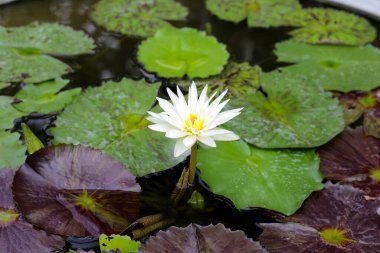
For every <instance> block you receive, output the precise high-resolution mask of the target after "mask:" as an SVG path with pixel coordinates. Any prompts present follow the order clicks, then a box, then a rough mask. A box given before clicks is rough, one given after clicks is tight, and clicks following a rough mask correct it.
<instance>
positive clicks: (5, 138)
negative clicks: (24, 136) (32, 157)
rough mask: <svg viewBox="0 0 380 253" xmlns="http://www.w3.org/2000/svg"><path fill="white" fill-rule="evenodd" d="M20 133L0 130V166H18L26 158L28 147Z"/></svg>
mask: <svg viewBox="0 0 380 253" xmlns="http://www.w3.org/2000/svg"><path fill="white" fill-rule="evenodd" d="M19 138H20V135H19V134H18V133H10V132H7V131H4V130H0V168H17V167H18V166H20V165H22V164H23V163H24V161H25V158H26V155H25V153H26V148H25V147H24V146H23V145H22V144H21V142H20V140H19Z"/></svg>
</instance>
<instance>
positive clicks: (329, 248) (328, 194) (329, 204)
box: [259, 183, 380, 253]
mask: <svg viewBox="0 0 380 253" xmlns="http://www.w3.org/2000/svg"><path fill="white" fill-rule="evenodd" d="M379 206H380V200H379V199H374V200H371V201H368V200H365V198H364V197H363V192H361V191H359V190H357V189H354V188H352V187H351V186H342V185H333V184H331V183H327V184H326V187H325V189H324V190H322V191H320V192H317V193H314V194H313V195H312V196H311V197H310V198H309V199H308V200H307V201H306V202H305V203H304V204H303V205H302V208H301V209H300V210H299V211H298V212H297V213H296V214H295V215H293V216H291V217H287V218H286V217H284V218H282V220H283V221H286V222H287V223H284V224H282V223H267V224H260V226H261V227H262V228H263V229H264V232H263V233H262V234H261V235H260V238H259V239H260V242H261V243H262V244H263V246H264V247H265V248H266V249H268V251H270V252H271V253H294V252H303V251H304V252H305V250H307V252H315V253H317V252H363V253H364V252H365V253H367V252H374V253H375V252H379V249H380V233H379V231H380V222H379Z"/></svg>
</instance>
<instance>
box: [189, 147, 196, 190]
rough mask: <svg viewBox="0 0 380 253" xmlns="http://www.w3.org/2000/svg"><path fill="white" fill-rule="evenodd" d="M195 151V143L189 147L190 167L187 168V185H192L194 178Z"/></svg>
mask: <svg viewBox="0 0 380 253" xmlns="http://www.w3.org/2000/svg"><path fill="white" fill-rule="evenodd" d="M197 150H198V145H197V144H196V143H195V144H194V145H193V146H192V147H191V155H190V167H189V184H193V183H194V178H195V171H196V169H197V168H196V165H197Z"/></svg>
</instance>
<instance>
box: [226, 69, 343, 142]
mask: <svg viewBox="0 0 380 253" xmlns="http://www.w3.org/2000/svg"><path fill="white" fill-rule="evenodd" d="M261 86H262V89H263V90H264V92H265V94H266V95H264V94H263V93H262V92H257V93H255V94H252V95H249V96H246V97H238V98H236V99H234V100H231V102H230V104H229V106H230V107H232V108H238V107H244V110H243V111H242V113H241V115H239V116H238V117H237V118H236V119H235V120H233V121H230V122H229V123H228V124H227V126H228V128H230V129H233V131H234V132H235V133H236V134H238V135H239V136H240V137H242V138H243V139H244V140H246V141H247V142H249V143H251V144H253V145H255V146H258V147H263V148H290V147H291V148H306V147H316V146H320V145H322V144H324V143H326V142H328V141H329V140H330V139H332V138H333V137H334V136H335V135H337V134H338V133H340V132H341V131H342V130H343V128H344V120H343V112H342V109H341V108H340V106H339V105H338V102H337V101H336V100H335V99H332V98H331V94H329V93H325V92H323V90H321V89H320V88H319V87H318V86H315V85H307V84H306V83H305V81H304V80H302V79H293V78H292V76H289V75H285V74H282V73H279V72H272V73H269V74H263V75H262V76H261Z"/></svg>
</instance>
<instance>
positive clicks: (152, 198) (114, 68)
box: [0, 0, 380, 248]
mask: <svg viewBox="0 0 380 253" xmlns="http://www.w3.org/2000/svg"><path fill="white" fill-rule="evenodd" d="M95 2H97V1H94V0H20V1H18V2H16V3H13V4H9V5H7V6H1V7H0V25H2V26H5V27H12V26H21V25H27V24H30V23H32V22H59V23H61V24H65V25H70V26H72V27H73V28H75V29H82V30H84V31H85V32H86V33H87V34H89V35H90V36H91V37H92V38H94V40H95V42H96V45H97V47H96V49H95V52H94V53H93V54H90V55H83V56H77V57H64V58H61V60H63V61H64V62H66V63H68V64H69V65H70V66H71V67H72V68H73V69H74V72H73V73H71V74H68V75H66V76H65V78H69V79H70V80H71V82H70V84H69V85H68V86H67V87H66V88H67V89H70V88H74V87H81V88H86V87H88V86H99V85H101V83H102V82H103V81H105V80H110V79H112V80H120V79H122V78H123V77H127V78H132V79H139V78H142V77H143V76H144V73H143V71H142V70H141V68H140V66H139V65H138V64H136V50H137V46H138V44H139V43H140V42H141V39H139V38H131V37H125V36H121V35H119V34H116V33H111V32H108V31H106V30H105V29H103V28H102V27H98V26H96V25H95V24H94V23H93V22H92V21H91V18H90V13H91V10H92V5H93V4H94V3H95ZM180 2H182V3H183V4H184V5H186V6H187V7H188V8H189V13H190V14H189V16H188V19H187V21H186V22H174V25H176V26H179V27H182V26H188V27H194V28H197V29H200V30H208V31H211V33H212V34H213V35H214V36H215V37H217V39H218V40H219V41H220V42H222V43H224V44H226V46H227V49H228V51H229V52H230V54H231V57H230V60H231V61H236V62H249V63H250V64H252V65H254V64H259V65H260V66H261V67H262V68H263V70H264V71H270V70H273V69H275V68H276V67H278V66H279V64H278V63H276V62H275V60H276V58H275V55H274V53H273V49H274V45H275V43H277V42H279V41H281V40H285V39H287V38H289V36H288V35H287V32H288V31H289V30H290V29H289V28H271V29H260V28H248V27H247V25H246V23H245V22H241V23H239V24H234V23H231V22H226V21H222V20H219V19H218V18H216V17H215V16H213V15H211V14H210V13H209V12H208V11H207V10H206V9H205V6H204V1H194V0H181V1H180ZM302 2H303V3H304V4H306V5H313V6H315V5H317V6H320V4H316V3H312V2H311V1H302ZM373 24H374V25H375V26H376V27H377V28H380V25H379V23H375V22H373ZM374 44H375V45H377V46H380V40H379V39H378V40H377V41H375V42H374ZM21 86H22V85H18V84H13V85H11V86H10V87H8V88H6V89H3V90H0V95H14V94H15V93H16V92H17V91H18V90H19V89H20V88H21ZM55 118H56V114H55V113H53V114H50V115H40V114H31V115H30V116H28V117H24V118H22V119H19V120H17V121H16V124H15V129H14V130H15V131H20V123H21V122H25V123H27V124H28V125H29V126H30V127H31V129H32V130H33V131H34V132H35V133H36V134H37V135H38V137H39V138H41V139H42V140H43V142H44V143H45V144H49V143H50V141H51V138H52V137H51V135H50V134H49V131H48V127H49V126H51V124H52V123H53V121H54V120H55ZM183 166H184V164H180V165H178V166H176V167H175V168H172V169H169V170H167V171H164V172H161V173H157V174H153V175H148V176H146V177H143V178H139V179H138V181H139V183H140V185H141V186H142V189H143V195H142V200H143V205H142V210H141V211H142V215H149V214H154V213H157V212H164V213H166V214H168V215H171V216H175V218H176V222H175V225H180V226H186V225H188V224H189V223H191V222H195V223H198V224H201V225H207V224H210V223H214V224H215V223H218V222H222V223H224V224H225V225H226V226H227V227H229V228H232V229H240V230H243V231H244V232H245V233H246V234H247V236H248V237H251V238H253V239H257V236H258V234H259V233H260V229H259V228H258V227H257V226H256V225H255V223H259V222H272V221H273V219H271V218H270V217H269V215H268V212H266V211H265V210H262V209H250V210H240V211H239V210H237V209H235V208H234V207H233V205H232V204H231V202H229V201H228V200H226V199H224V198H223V197H220V196H215V195H214V194H212V193H211V192H210V191H209V190H208V188H207V186H206V185H205V183H204V182H201V181H198V184H197V185H196V190H198V191H199V192H200V193H201V194H202V195H203V197H204V198H205V202H206V209H207V210H208V211H207V212H200V211H194V210H193V209H191V208H188V206H186V203H185V204H184V206H182V207H181V206H179V207H178V208H177V209H176V210H172V209H171V208H170V203H169V196H170V193H171V191H172V189H173V188H174V186H175V183H176V181H177V179H178V178H179V176H180V173H181V170H182V168H183ZM76 240H77V239H73V240H72V241H71V243H75V242H77V243H79V245H83V240H85V239H81V240H82V241H81V242H78V241H76ZM91 243H94V241H93V240H92V241H91V240H89V244H88V247H89V248H92V247H95V246H96V243H95V245H93V244H91Z"/></svg>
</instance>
